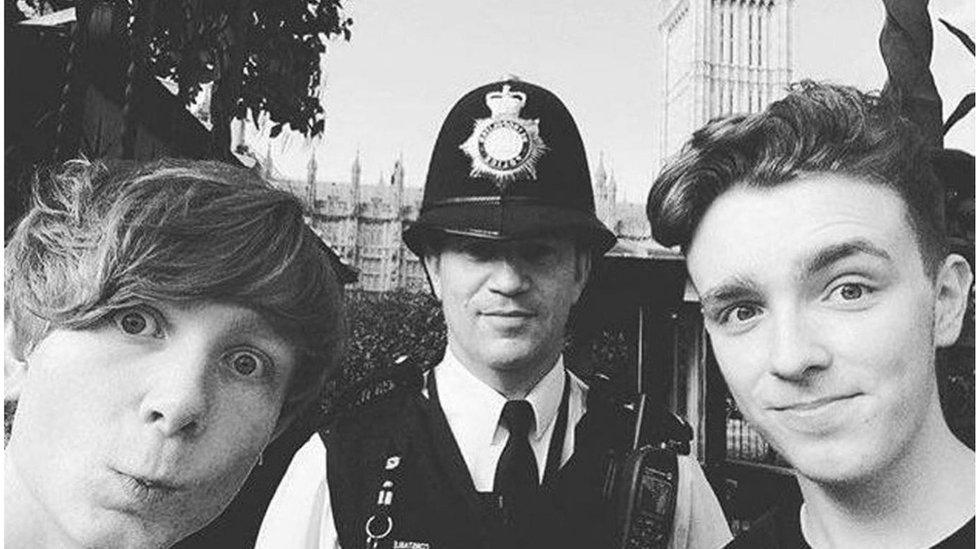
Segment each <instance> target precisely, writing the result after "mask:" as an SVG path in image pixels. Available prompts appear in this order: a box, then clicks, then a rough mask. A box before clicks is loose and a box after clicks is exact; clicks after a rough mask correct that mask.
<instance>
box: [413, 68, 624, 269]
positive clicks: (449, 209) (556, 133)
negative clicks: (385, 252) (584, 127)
mask: <svg viewBox="0 0 976 549" xmlns="http://www.w3.org/2000/svg"><path fill="white" fill-rule="evenodd" d="M445 234H448V235H461V236H468V237H474V238H484V239H489V240H512V239H518V238H526V237H532V236H538V235H543V234H559V235H573V236H575V238H577V239H580V240H582V241H583V242H585V243H586V244H588V245H589V246H590V247H591V248H592V249H593V250H594V251H595V252H597V253H599V254H602V253H604V252H606V251H607V250H609V249H610V248H611V247H612V246H613V245H614V243H615V242H616V240H617V238H616V236H614V234H613V233H612V232H610V230H609V229H607V228H606V226H604V225H603V223H601V222H600V220H599V219H597V217H596V214H595V212H594V207H593V186H592V184H591V183H590V170H589V167H588V166H587V163H586V152H585V151H584V150H583V141H582V139H580V134H579V130H578V129H577V128H576V123H575V122H574V121H573V117H572V116H570V114H569V111H568V110H567V109H566V106H565V105H563V103H562V101H560V100H559V98H558V97H556V96H555V95H554V94H553V93H552V92H550V91H548V90H546V89H544V88H541V87H539V86H536V85H533V84H529V83H528V82H523V81H520V80H518V79H515V78H510V79H506V80H502V81H499V82H495V83H492V84H488V85H485V86H481V87H480V88H477V89H475V90H474V91H472V92H470V93H468V94H467V95H465V96H464V97H462V98H461V99H460V100H459V101H458V102H457V103H456V104H455V105H454V108H453V109H451V112H449V113H448V115H447V119H446V120H445V121H444V125H443V126H442V127H441V131H440V134H439V135H438V136H437V142H436V143H435V145H434V152H433V154H432V155H431V159H430V167H429V169H428V170H427V182H426V184H425V186H424V199H423V204H422V205H421V211H420V216H419V217H418V219H417V220H416V221H415V222H414V223H413V225H411V227H410V228H409V229H407V231H406V232H405V233H404V234H403V239H404V241H405V242H406V244H407V246H408V247H409V248H410V249H411V250H412V251H413V252H414V253H416V254H417V255H418V256H421V255H423V245H424V243H425V242H427V241H429V239H430V238H431V237H437V236H439V235H445Z"/></svg>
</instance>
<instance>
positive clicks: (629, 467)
mask: <svg viewBox="0 0 976 549" xmlns="http://www.w3.org/2000/svg"><path fill="white" fill-rule="evenodd" d="M638 315H639V317H638V324H639V329H638V335H639V337H638V341H639V342H641V341H642V340H643V329H644V315H643V311H642V310H640V311H639V313H638ZM641 344H642V343H639V345H641ZM642 351H643V349H640V348H639V349H638V364H637V376H636V378H637V379H636V386H637V395H636V397H635V398H633V399H625V400H624V401H623V402H620V399H617V403H616V406H617V407H618V410H621V411H622V413H624V414H626V415H628V416H630V418H631V419H632V422H629V423H630V424H631V425H633V431H632V433H630V435H631V436H630V440H629V441H627V443H626V444H624V445H620V446H618V447H617V448H614V449H613V450H611V452H610V454H609V455H608V456H607V459H606V461H605V465H604V484H603V495H604V501H605V502H606V504H607V509H608V511H609V512H610V513H611V516H610V517H609V524H610V525H611V528H612V539H613V547H615V548H619V549H658V548H660V549H664V548H666V547H667V545H668V542H669V540H670V539H671V535H672V524H673V522H674V512H675V506H676V502H677V495H678V461H677V459H678V455H679V454H681V455H687V454H688V453H689V451H690V441H691V438H692V431H691V428H690V427H689V426H688V424H687V423H685V421H684V420H682V419H681V418H680V417H678V416H676V415H674V414H672V413H671V412H669V411H668V410H666V409H665V408H664V406H663V405H662V403H661V402H652V399H651V398H650V396H649V395H648V391H646V390H645V387H644V376H643V367H642V366H643V364H642V354H643V353H642ZM607 381H608V380H606V379H605V378H604V379H602V380H599V379H598V380H597V381H596V382H595V383H596V387H600V386H603V387H607V386H608V383H607ZM597 390H600V389H597Z"/></svg>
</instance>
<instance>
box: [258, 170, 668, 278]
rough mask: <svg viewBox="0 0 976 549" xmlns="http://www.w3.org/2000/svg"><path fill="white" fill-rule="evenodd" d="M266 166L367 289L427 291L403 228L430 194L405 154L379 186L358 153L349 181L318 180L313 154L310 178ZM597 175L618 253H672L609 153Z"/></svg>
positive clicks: (603, 213)
mask: <svg viewBox="0 0 976 549" xmlns="http://www.w3.org/2000/svg"><path fill="white" fill-rule="evenodd" d="M262 164H263V166H262V172H263V174H262V175H263V176H264V177H265V178H267V179H269V180H271V181H272V182H273V183H274V184H275V185H276V186H278V187H279V188H284V189H288V190H289V191H291V192H292V193H294V194H296V195H297V196H299V197H300V198H301V199H302V201H303V203H304V204H305V207H306V211H307V216H308V223H309V225H310V226H311V227H312V230H313V231H314V232H315V234H316V235H318V236H319V238H321V239H322V240H323V241H324V242H326V243H327V244H328V245H329V246H330V247H332V249H333V250H335V251H336V253H337V254H339V257H340V258H342V260H343V261H344V262H345V263H346V264H348V265H350V266H353V267H355V268H356V269H357V270H358V271H359V282H358V284H357V285H358V287H359V288H360V289H362V290H366V291H371V292H388V291H392V290H397V289H404V290H407V291H414V292H416V291H426V290H427V278H426V275H425V274H424V270H423V267H422V266H421V265H420V260H419V259H418V258H417V256H416V255H414V254H413V252H411V251H410V250H409V249H407V247H406V245H404V244H403V239H402V238H401V236H402V234H403V230H404V229H406V228H407V227H409V225H410V223H411V222H413V221H414V220H415V219H416V218H417V216H418V215H419V214H420V203H421V200H422V199H423V189H421V188H419V187H416V186H410V187H408V186H405V185H404V182H405V177H406V175H405V170H404V166H403V160H402V158H398V159H396V160H395V161H394V163H393V168H392V172H391V175H390V176H389V178H387V177H385V176H382V175H381V176H380V178H379V180H378V181H376V182H375V183H373V184H367V183H365V182H364V181H363V180H362V172H363V170H362V164H361V161H360V158H359V156H358V155H357V156H356V158H355V159H354V160H353V161H352V165H351V167H350V170H349V180H348V181H320V180H318V179H317V178H316V172H317V165H316V162H315V159H314V158H312V159H311V160H310V161H309V163H308V173H307V174H306V177H305V178H303V179H300V180H294V179H283V178H280V177H275V175H274V170H273V169H272V166H271V162H270V159H268V160H266V161H265V162H264V163H262ZM592 178H593V193H594V199H595V206H596V213H597V217H599V218H600V220H601V221H603V223H604V224H606V225H607V227H609V228H610V229H611V230H613V231H614V232H615V233H616V234H617V236H618V238H619V243H618V244H617V246H616V247H614V249H613V250H611V252H610V253H611V254H616V255H631V256H646V255H652V254H654V253H668V252H667V251H666V250H664V249H663V248H660V247H658V246H657V245H656V244H655V243H654V242H653V240H652V239H651V229H650V226H649V225H648V223H647V218H646V217H645V214H644V206H643V205H642V204H631V203H621V202H617V183H616V178H615V177H614V175H613V173H612V172H611V173H610V174H609V175H608V173H607V170H606V167H605V166H604V160H603V155H602V154H601V155H600V160H599V162H598V164H597V167H596V169H595V170H594V173H593V174H592Z"/></svg>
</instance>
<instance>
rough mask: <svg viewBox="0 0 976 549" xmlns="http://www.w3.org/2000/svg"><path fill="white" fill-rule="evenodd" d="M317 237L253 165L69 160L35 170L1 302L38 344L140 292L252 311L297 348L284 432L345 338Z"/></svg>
mask: <svg viewBox="0 0 976 549" xmlns="http://www.w3.org/2000/svg"><path fill="white" fill-rule="evenodd" d="M323 246H324V245H323V244H322V242H321V241H320V240H319V239H318V238H317V237H316V236H315V235H314V234H313V233H312V232H311V230H310V229H308V227H306V226H305V224H304V221H303V208H302V204H301V202H300V201H299V200H298V199H297V198H296V197H295V196H293V195H291V194H290V193H287V192H285V191H281V190H278V189H275V188H273V187H272V186H270V185H269V184H268V183H266V182H265V181H263V180H262V179H260V178H259V177H258V176H256V175H255V174H254V173H252V172H250V171H247V170H244V169H241V168H236V167H233V166H229V165H226V164H222V163H219V162H206V161H185V160H162V161H157V162H153V163H150V164H143V165H134V164H129V165H122V164H119V165H113V166H111V167H109V166H106V165H105V164H103V163H100V162H88V161H85V160H74V161H70V162H67V163H66V164H65V165H64V166H63V167H61V168H60V170H59V171H56V172H54V173H52V174H51V175H50V176H49V177H44V178H40V179H38V181H37V184H35V189H34V196H33V205H32V207H31V209H30V211H29V212H28V213H27V215H26V216H25V217H24V219H23V220H22V221H21V222H20V224H19V225H18V226H17V228H16V230H15V231H14V232H13V234H12V236H11V238H10V240H9V243H8V244H7V246H6V249H5V252H4V259H5V260H6V263H5V267H4V281H5V283H6V297H5V313H6V315H7V319H8V321H11V320H12V321H13V328H14V329H15V330H17V336H18V338H19V340H20V341H23V342H28V343H27V344H28V345H34V344H36V343H37V342H39V341H40V340H41V339H43V337H45V336H46V334H47V333H48V332H49V331H50V330H52V329H55V328H61V329H75V330H78V329H86V328H90V327H93V326H96V325H98V324H99V323H100V322H102V321H103V320H105V319H107V318H108V317H109V316H110V315H112V314H113V313H114V312H116V311H118V310H120V309H123V308H127V307H130V306H133V305H137V304H139V303H143V302H147V301H148V302H152V301H163V302H171V303H177V304H183V303H192V302H198V301H214V302H222V303H229V304H235V305H240V306H244V307H247V308H250V309H252V310H254V311H255V312H257V313H258V314H260V315H261V316H262V317H263V318H264V320H265V321H266V322H268V324H269V325H270V326H271V327H272V328H273V329H274V330H275V331H276V332H278V333H279V334H280V335H281V336H282V337H284V338H285V339H286V340H287V341H288V342H289V343H290V344H292V345H294V349H295V350H296V351H297V352H296V357H297V358H298V362H297V364H296V369H295V373H294V374H293V377H292V379H291V381H290V384H289V387H288V391H287V396H286V401H285V405H284V409H283V410H282V414H281V417H280V419H279V428H278V429H277V430H276V433H277V434H280V432H281V430H282V428H283V427H284V425H285V424H287V422H288V421H290V420H291V419H294V417H295V416H297V415H298V414H299V413H301V412H303V411H304V410H305V409H306V408H307V407H308V406H309V405H311V404H312V403H314V402H315V401H316V399H317V397H318V395H319V392H320V390H321V388H322V386H323V384H324V383H325V381H326V379H327V377H328V376H329V375H330V374H332V373H333V372H336V371H338V367H339V364H340V360H341V357H342V352H343V347H344V344H345V339H346V330H347V328H346V320H345V317H344V314H343V310H344V304H343V295H342V286H341V284H340V283H339V281H338V279H337V277H336V274H335V273H334V271H333V268H332V266H331V264H330V259H329V256H328V255H327V253H326V250H325V249H324V247H323Z"/></svg>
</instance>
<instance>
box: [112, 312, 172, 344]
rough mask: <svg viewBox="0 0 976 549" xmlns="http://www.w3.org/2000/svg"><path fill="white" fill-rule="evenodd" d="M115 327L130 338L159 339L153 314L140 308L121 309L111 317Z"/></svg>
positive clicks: (156, 321) (158, 331) (157, 324)
mask: <svg viewBox="0 0 976 549" xmlns="http://www.w3.org/2000/svg"><path fill="white" fill-rule="evenodd" d="M112 321H113V322H115V326H116V327H117V328H118V329H119V330H120V331H122V332H123V333H125V334H127V335H131V336H145V337H159V335H160V325H161V323H160V322H159V320H158V318H157V316H156V315H155V314H153V312H151V311H148V310H144V309H142V308H130V309H123V310H121V311H118V312H116V313H115V314H113V315H112Z"/></svg>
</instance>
